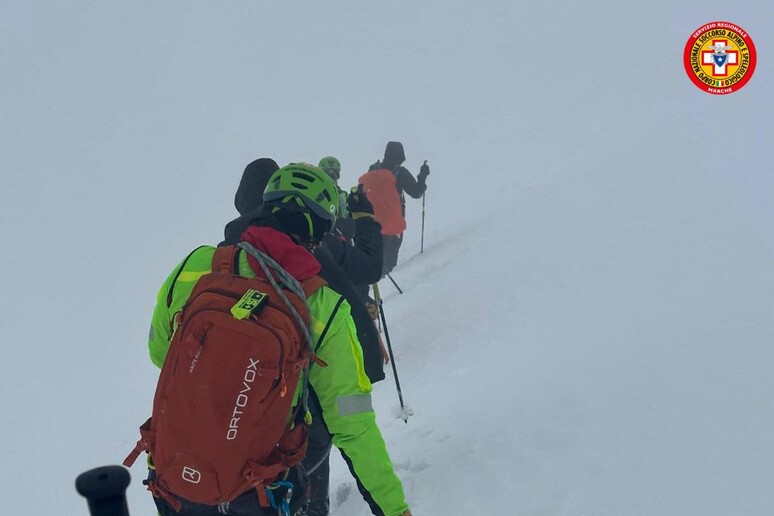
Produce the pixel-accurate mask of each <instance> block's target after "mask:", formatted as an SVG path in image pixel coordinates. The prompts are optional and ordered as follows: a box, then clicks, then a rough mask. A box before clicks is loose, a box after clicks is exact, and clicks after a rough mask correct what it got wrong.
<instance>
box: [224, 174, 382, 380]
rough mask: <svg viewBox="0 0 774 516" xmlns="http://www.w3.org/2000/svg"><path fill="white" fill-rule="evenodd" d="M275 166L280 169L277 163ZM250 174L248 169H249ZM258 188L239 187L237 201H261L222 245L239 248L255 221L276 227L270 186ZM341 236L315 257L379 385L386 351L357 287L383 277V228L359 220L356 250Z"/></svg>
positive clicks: (227, 233) (371, 376)
mask: <svg viewBox="0 0 774 516" xmlns="http://www.w3.org/2000/svg"><path fill="white" fill-rule="evenodd" d="M269 161H271V160H269ZM253 163H255V162H253ZM272 163H273V161H272ZM274 165H275V166H276V163H275V164H274ZM249 166H250V165H248V167H249ZM246 173H247V169H245V174H246ZM272 173H273V172H272ZM270 175H271V174H269V176H270ZM267 181H268V179H267ZM258 187H260V184H259V183H258V182H254V181H245V180H244V175H243V181H242V182H241V183H240V185H239V190H237V195H236V198H237V199H239V198H242V199H247V200H254V199H257V204H255V205H253V206H251V205H250V204H249V203H246V204H243V205H242V207H243V208H247V209H248V211H247V212H245V213H244V214H242V215H240V216H239V217H238V218H236V219H234V220H232V221H231V222H229V223H228V224H227V225H226V228H225V230H224V236H225V240H224V241H223V242H221V243H220V245H236V244H238V243H239V241H240V239H241V236H242V233H244V231H245V230H246V229H247V228H248V227H249V226H250V223H251V221H253V220H256V219H261V220H264V222H263V223H262V224H264V225H267V226H270V227H273V225H275V224H276V221H274V220H273V217H272V216H271V214H269V213H266V212H265V210H264V209H263V207H262V202H263V190H264V189H265V187H266V186H265V184H264V185H263V187H262V188H261V190H260V191H258V190H255V188H258ZM237 209H239V206H237ZM240 213H241V212H240ZM339 235H340V233H338V234H335V235H334V234H329V235H326V237H325V240H323V245H322V247H321V248H320V249H318V250H317V251H315V253H314V255H315V257H316V258H317V260H318V261H319V262H320V265H321V266H322V269H321V270H320V276H321V277H322V278H323V279H324V280H325V281H326V282H328V286H329V287H331V288H332V289H333V290H335V291H336V292H338V293H339V294H341V295H342V296H343V297H344V299H346V300H347V302H348V303H349V305H350V311H351V314H352V319H353V320H354V321H355V328H356V330H357V336H358V339H359V340H360V345H361V347H362V348H363V361H364V366H365V371H366V374H367V375H368V378H369V379H370V380H371V383H376V382H378V381H380V380H383V379H384V365H383V364H384V363H383V361H382V350H381V347H380V345H379V336H378V334H377V333H376V329H375V328H374V324H373V321H372V320H371V317H370V316H369V314H368V310H367V309H366V307H365V300H364V299H363V297H362V295H360V294H359V293H358V290H357V288H356V285H357V286H361V285H368V284H371V283H374V282H376V281H378V280H379V279H380V277H381V274H382V273H381V271H382V238H381V226H379V223H378V222H376V221H374V220H373V219H371V218H369V217H364V218H362V219H358V220H357V221H356V222H355V236H354V242H355V246H353V245H351V244H350V243H349V242H348V241H347V240H346V238H343V237H340V236H339Z"/></svg>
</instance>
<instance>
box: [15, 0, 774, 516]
mask: <svg viewBox="0 0 774 516" xmlns="http://www.w3.org/2000/svg"><path fill="white" fill-rule="evenodd" d="M48 4H50V5H46V2H27V1H22V0H10V1H6V2H4V3H3V4H2V6H0V48H3V52H2V53H0V76H2V77H3V79H2V88H0V109H1V111H2V116H0V120H1V122H0V145H2V152H0V154H1V155H2V156H3V166H2V172H0V195H2V199H0V210H2V214H1V215H2V216H0V224H1V225H2V235H3V242H4V244H3V252H2V253H1V254H0V270H2V271H3V273H2V287H0V313H2V314H3V316H2V328H1V329H2V335H3V352H2V360H0V382H2V383H1V385H0V387H1V388H0V414H2V417H1V418H0V438H2V442H3V443H4V445H3V447H2V450H3V461H2V465H0V498H1V499H2V500H3V507H2V508H0V513H3V514H54V513H58V514H67V515H73V516H77V515H84V514H86V504H85V501H84V500H83V499H81V498H80V497H78V495H77V494H75V492H74V489H73V481H74V479H75V477H76V475H77V474H78V473H80V472H81V471H84V470H86V469H89V468H91V467H94V466H98V465H103V464H114V463H119V462H120V461H121V460H122V459H123V458H124V456H125V455H126V453H128V451H129V450H130V449H131V447H132V446H133V444H134V442H135V440H136V436H137V430H136V428H137V426H138V425H139V424H140V423H141V422H142V421H144V420H145V418H146V417H147V416H148V413H149V410H150V404H151V400H152V395H153V390H154V387H155V379H156V376H157V370H156V369H155V368H154V367H153V366H152V365H151V364H150V361H149V360H148V358H147V352H146V347H145V346H146V344H145V343H146V335H147V326H148V323H149V320H150V314H151V310H152V307H153V303H154V301H155V299H154V297H155V292H156V289H157V288H158V286H159V285H160V284H161V282H162V281H163V279H164V278H165V276H166V274H168V272H169V270H171V268H172V267H173V266H174V265H175V264H176V263H177V261H178V260H180V259H181V258H182V257H183V256H184V255H185V254H186V253H187V252H188V251H189V250H190V249H192V248H193V247H195V246H197V245H199V244H202V243H208V242H209V243H215V242H217V241H218V240H219V237H220V235H221V231H222V226H223V224H224V223H225V222H227V221H228V220H229V219H230V218H232V217H233V216H234V211H233V208H232V207H231V204H230V203H231V199H232V197H233V192H234V190H235V188H236V186H237V183H238V180H239V177H240V173H241V170H242V168H243V167H244V165H245V164H246V163H248V162H249V161H250V160H252V159H254V158H255V157H258V156H262V155H268V156H271V157H274V158H275V159H277V161H279V162H281V163H285V162H288V161H294V160H304V161H313V162H316V161H317V159H319V157H321V156H324V155H329V154H333V155H336V156H338V157H339V158H340V159H341V161H342V164H343V171H342V173H343V182H344V183H345V184H346V183H347V182H349V183H354V182H355V180H356V178H357V177H358V175H359V174H360V173H361V172H362V171H363V170H364V169H365V167H367V165H368V164H369V163H371V162H372V161H374V160H375V159H376V158H378V157H379V156H380V155H381V153H382V152H383V148H384V144H385V143H386V141H388V140H390V139H397V140H402V141H403V143H404V145H405V146H406V153H407V156H408V162H407V165H408V166H409V169H410V170H412V171H414V172H417V171H418V168H419V165H420V164H421V162H422V160H424V159H428V160H429V161H430V165H431V167H432V173H431V175H430V177H429V180H428V183H429V185H430V186H429V190H428V194H427V209H426V228H425V252H424V254H422V255H421V256H420V255H419V254H418V251H419V244H420V242H419V240H420V235H419V228H420V220H421V213H420V206H421V203H420V202H418V201H414V200H409V204H408V210H409V212H408V216H409V229H408V232H407V234H406V240H405V242H404V244H403V248H402V250H401V262H400V264H399V266H398V268H397V269H396V270H395V272H394V277H395V279H396V280H397V281H398V282H399V283H400V284H401V286H402V287H403V289H404V291H405V293H404V294H403V295H398V294H397V292H396V291H395V290H394V289H393V287H392V286H391V285H390V283H389V282H383V283H382V290H383V294H384V295H385V310H386V315H387V319H388V324H389V330H390V335H391V337H392V341H393V346H394V348H395V353H396V358H397V362H398V367H399V373H400V380H401V384H402V387H403V391H404V396H405V400H406V402H407V403H408V404H409V405H410V406H411V407H412V408H413V410H414V412H415V415H414V416H413V417H412V418H411V419H410V420H409V422H408V424H404V423H403V422H402V421H400V420H397V419H395V417H394V413H395V411H396V408H397V406H398V398H397V395H396V392H395V388H394V384H393V383H392V378H390V377H388V378H387V379H386V380H385V381H384V382H382V383H380V384H378V385H377V386H376V388H375V406H376V410H377V412H378V414H379V421H380V424H381V426H382V429H383V433H384V434H385V437H386V439H387V441H388V446H389V449H390V451H391V453H392V456H393V459H394V462H395V464H396V467H397V469H398V473H399V476H400V477H401V478H402V479H403V481H404V483H405V487H406V490H407V494H408V497H409V502H410V504H411V506H412V508H413V510H414V514H415V515H416V516H422V515H425V516H428V515H429V516H441V515H455V516H456V515H485V514H504V515H524V516H544V515H546V516H548V515H550V516H560V515H561V516H564V515H567V516H608V515H609V516H622V515H625V516H639V515H643V516H644V515H648V516H663V515H670V516H671V515H674V516H694V515H695V516H729V515H744V516H768V515H770V514H774V485H772V479H773V478H774V444H772V439H771V436H772V435H773V434H774V408H772V403H771V392H772V389H773V388H774V366H772V364H774V266H773V265H772V264H774V242H773V241H772V233H771V227H772V222H773V221H774V174H773V173H772V167H771V159H770V152H771V145H772V142H773V141H774V140H773V139H772V136H773V135H774V133H773V132H772V130H771V120H773V119H774V102H772V99H771V95H770V91H771V88H770V86H769V85H770V84H772V83H774V74H772V68H771V66H770V63H771V62H772V53H771V51H770V49H771V48H774V38H773V37H772V35H774V30H772V29H773V28H774V26H773V25H772V20H774V4H773V3H771V2H765V1H763V0H759V1H751V2H747V3H746V4H745V5H744V6H735V5H731V4H728V3H727V2H721V1H719V0H708V1H704V2H698V1H694V0H678V1H667V0H656V1H653V2H646V3H645V2H643V3H636V4H627V3H622V2H612V1H606V0H593V1H589V2H564V1H561V2H518V3H516V2H509V1H499V2H496V1H491V2H458V1H448V0H447V1H441V0H428V1H426V2H421V3H417V2H411V1H408V0H400V1H396V2H390V3H388V4H384V5H379V6H371V5H361V4H362V2H355V1H354V0H352V1H350V0H338V1H333V2H325V3H321V2H293V3H292V5H291V3H286V4H287V5H285V4H281V5H271V6H269V5H263V4H262V3H259V2H254V1H250V2H248V1H240V2H233V3H229V4H228V5H226V4H223V3H218V2H209V1H207V2H204V1H203V2H182V1H173V2H151V1H144V0H140V1H137V2H131V3H118V2H99V3H93V2H88V1H86V0H73V1H72V2H67V3H61V4H59V3H54V2H49V3H48ZM301 7H303V9H302V10H300V11H299V8H301ZM299 13H301V14H299ZM715 19H726V20H728V21H731V22H734V23H737V24H739V25H741V26H742V27H744V28H745V29H746V30H747V31H748V32H749V33H750V35H751V36H752V37H753V38H754V40H755V43H756V46H757V47H758V52H759V65H758V70H757V71H756V73H755V76H754V77H753V79H752V80H751V82H750V83H749V84H748V85H747V86H746V87H745V88H744V89H743V90H742V91H740V92H738V93H735V94H733V95H731V96H727V97H714V96H710V95H707V94H704V93H702V92H701V91H699V90H698V89H697V88H696V87H695V86H693V85H692V84H691V83H690V81H689V80H688V78H687V77H686V76H685V73H684V71H683V69H682V61H681V59H682V50H683V46H684V45H685V42H686V40H687V38H688V36H689V35H690V34H691V32H692V31H693V30H695V29H696V28H697V27H699V26H700V25H702V24H703V23H706V22H708V21H712V20H715ZM377 28H379V29H381V30H377ZM333 467H334V471H333V475H332V498H333V501H334V506H335V512H334V514H335V516H361V515H366V514H368V510H367V507H366V505H365V503H364V502H363V501H362V500H361V499H360V498H359V496H358V493H357V491H356V489H355V487H354V482H353V481H352V479H351V478H350V477H349V475H348V473H347V472H346V470H345V468H344V466H343V462H342V461H340V460H338V459H336V460H335V461H334V465H333ZM132 475H133V483H132V485H131V486H130V488H129V500H130V506H131V509H132V514H133V515H140V514H153V509H152V504H151V501H150V498H149V495H148V494H147V493H146V492H145V491H144V490H143V487H142V485H141V484H140V480H141V478H142V475H143V466H142V464H141V461H140V462H138V464H137V465H135V467H134V468H132Z"/></svg>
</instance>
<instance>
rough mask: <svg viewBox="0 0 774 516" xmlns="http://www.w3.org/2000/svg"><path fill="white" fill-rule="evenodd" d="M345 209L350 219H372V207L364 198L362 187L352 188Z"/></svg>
mask: <svg viewBox="0 0 774 516" xmlns="http://www.w3.org/2000/svg"><path fill="white" fill-rule="evenodd" d="M347 209H348V210H349V214H350V215H352V218H353V219H355V220H357V219H361V218H363V217H371V218H372V219H373V218H374V205H373V204H371V201H369V200H368V197H366V194H365V192H364V191H363V185H357V186H353V187H352V190H351V191H350V193H349V197H347Z"/></svg>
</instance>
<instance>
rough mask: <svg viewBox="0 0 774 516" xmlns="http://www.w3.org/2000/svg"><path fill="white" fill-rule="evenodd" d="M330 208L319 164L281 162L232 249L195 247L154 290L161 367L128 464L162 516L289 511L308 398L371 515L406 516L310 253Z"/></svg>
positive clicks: (153, 350) (361, 381)
mask: <svg viewBox="0 0 774 516" xmlns="http://www.w3.org/2000/svg"><path fill="white" fill-rule="evenodd" d="M338 202H339V201H338V196H337V195H336V188H335V185H334V184H333V182H332V181H331V180H330V178H329V177H328V176H327V175H326V174H325V173H323V172H322V171H321V170H320V169H319V168H317V167H314V166H311V165H305V164H290V165H288V166H286V167H283V168H281V169H279V170H278V171H277V172H275V173H274V174H273V175H272V177H271V179H270V181H269V183H268V185H267V187H266V190H265V191H264V194H263V203H264V209H263V210H262V211H261V213H260V214H256V216H255V217H254V218H253V219H252V220H251V221H250V224H249V226H248V227H247V229H246V230H245V231H244V233H243V234H242V235H241V240H242V242H240V243H239V245H238V246H237V247H234V246H224V247H219V248H214V247H210V246H201V247H199V248H197V249H195V250H194V251H192V252H191V253H190V254H189V255H188V256H187V257H186V258H185V259H184V260H183V261H182V262H181V264H180V265H178V266H177V267H176V268H175V269H174V270H173V271H172V273H171V274H170V276H169V277H168V278H167V280H166V281H165V282H164V284H163V285H162V287H161V289H160V291H159V294H158V297H157V304H156V309H155V310H154V314H153V319H152V324H151V333H150V336H149V341H148V345H149V351H150V356H151V360H152V361H153V363H154V364H156V365H157V366H159V367H161V374H160V376H159V383H158V386H157V390H156V396H155V398H154V405H153V416H152V418H151V419H149V420H148V422H146V424H144V425H143V426H142V427H141V436H142V438H141V439H140V441H139V442H138V443H137V446H136V447H135V450H134V451H133V452H132V453H131V454H130V456H129V457H127V460H126V461H125V464H126V465H130V464H131V463H132V462H134V460H136V458H137V456H138V455H139V453H141V452H142V451H147V452H149V454H150V460H149V464H150V468H151V471H150V475H149V481H148V489H149V490H150V491H151V492H152V494H153V496H154V501H155V503H156V506H157V508H158V510H159V513H160V514H161V515H162V516H172V515H175V514H180V515H181V516H210V515H211V516H217V515H224V514H225V515H262V514H263V515H270V514H284V515H288V514H291V513H292V512H293V511H295V510H296V509H295V507H293V506H292V503H293V500H294V498H296V495H297V494H298V491H299V490H300V489H302V486H301V484H302V483H303V481H302V478H303V474H302V473H301V472H300V471H299V468H297V467H296V465H297V464H298V463H299V461H300V460H301V458H302V457H303V455H304V453H305V449H306V428H307V425H308V423H309V418H310V416H309V411H308V402H309V403H311V402H314V403H317V404H319V406H320V409H321V414H322V416H321V417H322V418H324V419H325V424H326V426H327V428H328V429H329V430H330V432H331V434H332V435H333V442H334V444H335V445H336V446H337V447H339V449H340V450H341V452H342V454H343V455H344V456H345V458H346V459H347V462H348V464H349V465H350V469H351V471H352V472H353V474H354V475H355V477H356V478H357V481H358V486H359V487H360V488H361V492H362V493H363V496H364V498H365V499H366V501H367V502H368V503H369V505H370V507H371V510H372V512H373V513H374V514H379V515H385V516H399V515H403V516H410V515H411V512H410V510H409V508H408V505H407V504H406V502H405V495H404V493H403V488H402V486H401V482H400V480H399V479H398V477H397V475H396V474H395V471H394V468H393V466H392V463H391V461H390V458H389V455H388V453H387V450H386V446H385V444H384V440H383V438H382V435H381V432H380V430H379V427H378V426H377V424H376V420H375V415H374V413H373V409H372V408H371V399H370V393H371V389H372V387H371V382H370V381H369V380H368V377H367V376H366V374H365V371H364V369H363V357H362V350H361V348H360V345H359V343H358V341H357V336H356V332H355V329H354V323H353V321H352V318H351V316H350V315H349V306H348V303H347V302H346V301H343V300H342V299H341V296H340V295H339V294H338V293H336V292H335V291H333V290H332V289H330V288H329V287H327V286H325V285H324V281H322V280H321V278H320V277H319V271H320V264H319V263H318V262H317V260H316V259H315V258H314V256H313V255H312V250H313V249H315V248H316V247H318V246H319V245H320V243H321V241H322V239H323V236H324V235H325V233H327V232H328V231H330V229H331V228H332V227H333V225H334V223H335V219H336V212H337V211H338ZM307 334H308V335H307ZM310 363H311V364H312V365H311V366H310ZM291 469H292V472H289V470H291Z"/></svg>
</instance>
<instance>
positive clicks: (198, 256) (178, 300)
mask: <svg viewBox="0 0 774 516" xmlns="http://www.w3.org/2000/svg"><path fill="white" fill-rule="evenodd" d="M214 254H215V248H214V247H209V246H202V247H199V248H198V249H195V250H194V251H193V252H192V253H191V254H189V255H188V256H187V257H186V258H185V260H183V261H182V262H180V263H179V264H178V266H177V267H175V268H174V270H172V272H171V273H170V275H169V276H168V277H167V280H166V281H165V282H164V284H163V285H162V286H161V288H160V289H159V293H158V295H157V296H156V308H155V309H154V310H153V318H152V319H151V328H150V335H148V351H150V358H151V362H153V363H154V364H155V365H156V366H157V367H161V366H162V365H163V364H164V359H165V358H166V357H167V351H169V341H170V337H171V334H172V331H173V330H174V328H173V318H174V316H175V314H176V313H177V312H179V311H180V310H181V309H182V308H183V305H184V304H185V303H186V301H188V298H189V297H190V296H191V292H192V291H193V288H194V285H196V281H197V280H198V279H199V278H201V277H202V276H203V275H205V274H207V273H208V272H210V270H211V268H212V256H213V255H214ZM168 303H169V304H168Z"/></svg>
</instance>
